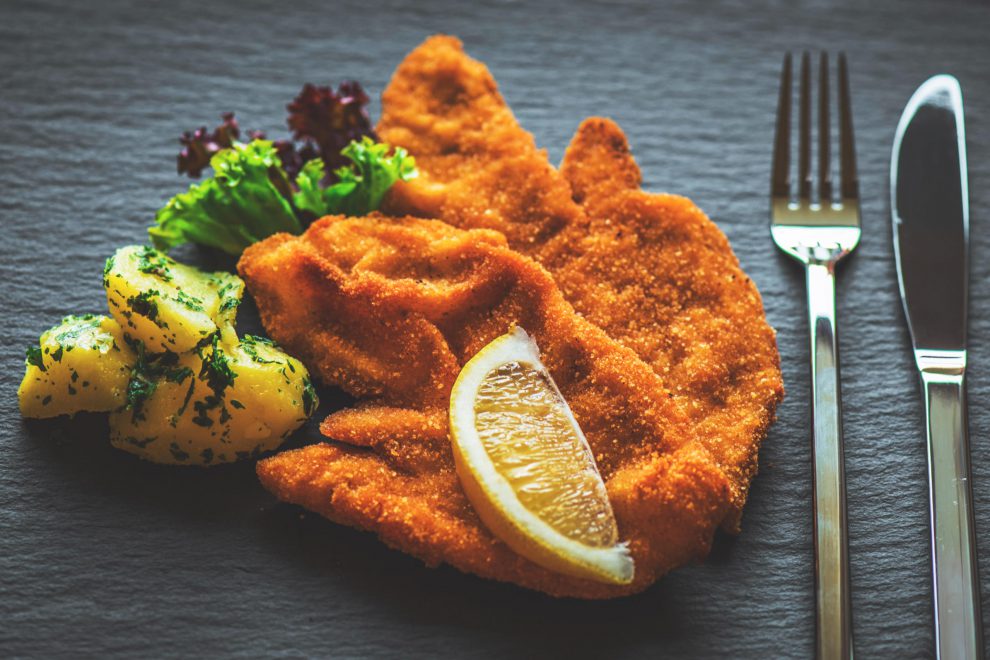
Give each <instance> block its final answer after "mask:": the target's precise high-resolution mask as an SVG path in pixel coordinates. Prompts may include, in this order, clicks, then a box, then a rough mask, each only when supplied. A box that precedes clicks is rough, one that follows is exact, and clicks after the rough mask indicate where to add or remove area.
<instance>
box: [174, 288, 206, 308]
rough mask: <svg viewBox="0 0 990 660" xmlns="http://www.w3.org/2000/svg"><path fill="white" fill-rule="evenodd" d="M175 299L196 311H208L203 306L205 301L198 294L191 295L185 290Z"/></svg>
mask: <svg viewBox="0 0 990 660" xmlns="http://www.w3.org/2000/svg"><path fill="white" fill-rule="evenodd" d="M175 299H176V301H177V302H179V304H181V305H184V306H185V307H186V308H187V309H190V310H192V311H194V312H205V311H206V310H205V309H204V308H203V301H202V300H201V299H199V298H197V297H196V296H190V295H189V294H188V293H186V292H185V291H179V293H178V294H177V295H176V297H175Z"/></svg>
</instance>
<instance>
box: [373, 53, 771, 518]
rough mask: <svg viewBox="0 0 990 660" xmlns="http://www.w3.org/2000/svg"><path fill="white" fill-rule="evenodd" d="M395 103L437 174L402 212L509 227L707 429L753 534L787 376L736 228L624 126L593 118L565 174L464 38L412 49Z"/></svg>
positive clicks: (513, 241) (578, 304) (388, 110)
mask: <svg viewBox="0 0 990 660" xmlns="http://www.w3.org/2000/svg"><path fill="white" fill-rule="evenodd" d="M382 100H383V103H382V119H381V122H380V123H379V125H378V134H379V135H380V136H381V137H382V139H384V140H385V141H387V142H390V143H392V144H395V145H398V146H402V147H405V148H406V149H408V150H409V152H410V153H411V154H412V155H414V156H415V157H416V160H417V164H418V167H419V170H420V172H421V176H420V178H418V179H416V180H413V181H411V182H409V183H403V184H400V185H397V186H396V187H395V189H394V190H393V192H392V193H391V194H390V198H389V200H388V205H389V209H390V211H392V212H395V213H400V214H411V215H420V216H428V217H437V218H441V219H443V220H444V221H446V222H448V223H450V224H452V225H455V226H457V227H464V228H477V227H485V228H490V229H496V230H498V231H500V232H502V233H503V234H504V235H505V236H506V237H507V238H508V243H509V245H510V246H511V247H512V248H513V249H516V250H519V251H520V252H523V253H524V254H527V255H530V256H532V257H534V258H535V259H537V260H538V261H539V262H540V263H542V264H543V265H544V266H545V267H546V268H547V269H548V270H549V271H550V272H551V273H552V274H553V276H554V278H555V279H556V281H557V283H558V285H559V286H560V288H561V290H562V291H563V293H564V296H565V298H567V300H568V301H569V302H570V303H571V304H572V305H573V306H574V307H575V309H576V310H577V311H578V312H579V313H581V314H583V315H584V316H585V317H586V318H588V319H589V320H591V321H592V322H593V323H595V324H596V325H598V326H599V327H600V328H602V329H603V330H605V332H606V334H608V335H609V336H610V337H612V338H614V339H616V340H618V341H619V342H621V343H623V344H624V345H626V346H628V347H630V348H632V349H633V350H635V351H636V353H637V354H638V355H639V356H640V357H641V358H642V359H643V360H644V361H645V362H647V363H648V364H649V365H651V366H652V367H653V369H654V371H655V372H656V373H657V374H658V375H659V376H660V378H661V380H662V382H663V383H664V385H665V386H666V387H667V388H669V389H670V391H671V392H672V393H673V394H674V397H675V399H674V400H675V402H676V404H677V405H678V406H679V408H680V409H681V410H682V412H683V414H685V415H687V416H689V417H690V418H691V419H692V420H693V421H694V422H695V424H696V430H697V432H698V433H699V437H701V438H702V441H703V442H704V443H705V444H706V446H707V447H708V449H709V450H710V451H711V452H712V454H713V455H714V456H715V457H716V459H717V461H718V463H719V465H720V466H721V467H722V468H723V469H724V470H725V471H726V473H727V474H728V475H729V477H730V480H731V484H732V496H731V499H732V508H731V510H730V511H729V513H728V515H727V518H726V520H725V521H724V527H725V528H726V529H728V530H730V531H735V530H736V529H738V523H739V518H740V516H741V512H742V507H743V505H744V504H745V501H746V495H747V492H748V488H749V484H750V482H751V480H752V478H753V476H754V475H755V473H756V465H757V450H758V448H759V444H760V440H761V439H762V438H763V436H764V435H765V434H766V430H767V428H768V426H769V424H770V423H771V422H772V421H773V419H774V411H775V409H776V406H777V404H778V403H779V401H780V400H781V398H782V396H783V384H782V380H781V375H780V366H779V362H780V359H779V356H778V353H777V346H776V341H775V336H774V332H773V330H772V329H771V328H770V326H769V325H768V324H767V323H766V320H765V318H764V315H763V306H762V301H761V299H760V295H759V293H758V291H757V290H756V287H755V285H754V284H753V283H752V281H751V280H750V279H749V278H748V277H746V275H745V273H743V272H742V270H741V269H740V267H739V262H738V260H737V259H736V257H735V255H734V254H733V253H732V249H731V248H730V246H729V243H728V241H727V240H726V238H725V236H724V235H723V234H722V232H721V231H720V230H719V229H718V228H717V227H716V226H715V224H714V223H712V222H711V221H710V220H709V219H708V218H707V217H706V216H705V214H704V213H702V211H701V210H700V209H698V208H697V207H696V206H695V205H694V204H693V203H691V201H690V200H688V199H686V198H683V197H678V196H675V195H654V194H649V193H645V192H642V191H640V189H639V184H640V178H641V177H640V172H639V168H638V167H637V165H636V163H635V161H634V160H633V158H632V156H631V154H630V152H629V148H628V145H627V143H626V138H625V136H624V135H623V134H622V131H621V130H620V129H619V127H618V126H617V125H616V124H615V123H614V122H611V121H609V120H606V119H589V120H586V121H585V122H584V123H583V124H582V125H581V127H580V129H579V131H578V134H577V135H576V136H575V138H574V140H573V142H572V144H571V145H570V147H569V148H568V150H567V154H566V156H565V158H564V163H563V166H562V169H561V171H560V172H558V171H557V170H555V169H554V168H553V167H552V166H551V165H550V163H549V161H548V159H547V155H546V153H545V152H544V151H542V150H539V149H537V147H536V144H535V142H534V140H533V137H532V135H530V134H529V133H527V132H526V131H525V130H523V129H522V127H520V126H519V124H518V122H517V121H516V119H515V117H514V116H513V114H512V111H511V110H510V109H509V107H508V106H507V105H506V103H505V101H504V99H503V98H502V96H501V95H500V94H499V92H498V89H497V86H496V84H495V80H494V78H493V77H492V75H491V73H490V72H489V71H488V69H487V68H486V67H485V66H484V64H482V63H480V62H478V61H476V60H473V59H471V58H470V57H468V56H467V55H466V54H465V53H464V51H463V49H462V46H461V43H460V41H458V40H457V39H455V38H453V37H446V36H435V37H431V38H430V39H428V40H427V41H426V42H425V43H424V44H422V45H421V46H419V47H418V48H417V49H415V50H414V51H413V52H412V53H410V54H409V56H408V57H406V59H405V60H404V61H403V62H402V64H401V65H400V66H399V68H398V69H397V70H396V73H395V75H394V76H393V78H392V81H391V83H390V84H389V86H388V88H387V89H386V90H385V92H384V94H383V96H382Z"/></svg>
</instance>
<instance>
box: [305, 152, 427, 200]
mask: <svg viewBox="0 0 990 660" xmlns="http://www.w3.org/2000/svg"><path fill="white" fill-rule="evenodd" d="M389 151H392V153H391V155H389ZM340 153H341V155H342V156H344V157H345V158H347V159H349V160H350V161H351V163H352V164H351V165H349V166H344V167H341V168H338V169H336V170H334V176H335V178H336V183H333V184H331V185H329V186H327V187H326V188H322V187H321V186H320V182H321V181H323V180H324V178H325V176H326V168H325V166H324V164H323V160H322V159H319V158H316V159H314V160H311V161H309V162H307V163H306V164H305V165H303V168H302V170H301V171H300V172H299V176H298V177H297V178H296V186H297V187H298V188H299V191H298V192H297V193H295V195H293V201H294V202H295V205H296V207H297V208H299V209H302V210H304V211H309V212H310V213H312V214H313V215H315V216H316V217H320V216H324V215H331V214H332V215H349V216H358V215H367V214H368V213H370V212H371V211H374V210H375V209H377V208H378V207H379V206H381V203H382V199H384V197H385V193H387V192H388V190H389V188H391V187H392V185H393V184H395V182H396V181H409V180H410V179H412V178H415V177H416V175H417V171H416V160H415V159H414V158H413V157H412V156H410V155H409V154H408V153H407V152H406V150H405V149H402V148H399V147H396V148H395V149H394V150H392V149H391V147H389V145H387V144H381V143H378V142H375V141H374V140H372V139H371V138H368V137H365V138H363V139H362V140H361V141H360V142H357V141H354V142H351V143H350V144H349V145H347V146H346V147H344V149H343V150H341V152H340Z"/></svg>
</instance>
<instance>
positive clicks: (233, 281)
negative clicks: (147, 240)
mask: <svg viewBox="0 0 990 660" xmlns="http://www.w3.org/2000/svg"><path fill="white" fill-rule="evenodd" d="M103 286H104V287H105V288H106V290H107V302H108V303H109V305H110V313H111V314H112V315H113V317H114V318H115V319H116V320H117V322H118V323H119V324H120V325H121V327H123V328H124V329H125V331H126V332H127V333H128V334H129V335H130V336H131V337H133V338H135V339H138V340H140V341H142V342H144V345H145V346H146V347H147V350H148V351H150V352H152V353H161V352H164V351H172V352H174V353H184V352H186V351H189V350H192V349H193V348H195V347H196V345H197V344H198V343H199V342H200V341H202V340H203V339H205V338H208V337H210V336H211V335H212V334H213V333H215V332H216V331H217V330H218V329H224V328H229V327H231V326H232V325H233V321H234V317H235V316H236V314H237V306H238V305H239V304H240V301H241V296H242V295H243V293H244V281H243V280H241V278H239V277H237V276H236V275H232V274H230V273H204V272H202V271H200V270H197V269H196V268H192V267H191V266H186V265H184V264H180V263H178V262H176V261H175V260H174V259H171V258H170V257H168V256H166V255H164V254H162V253H161V252H158V251H157V250H155V249H153V248H150V247H144V246H136V245H135V246H129V247H124V248H121V249H119V250H117V252H116V253H115V254H114V255H113V256H112V257H110V258H109V259H108V260H107V266H106V269H105V270H104V273H103Z"/></svg>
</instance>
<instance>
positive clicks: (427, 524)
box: [238, 215, 731, 598]
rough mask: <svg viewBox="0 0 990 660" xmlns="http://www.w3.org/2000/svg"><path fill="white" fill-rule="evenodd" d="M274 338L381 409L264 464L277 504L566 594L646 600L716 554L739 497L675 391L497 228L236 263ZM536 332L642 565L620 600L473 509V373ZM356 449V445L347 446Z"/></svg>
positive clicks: (327, 236) (391, 236) (322, 246)
mask: <svg viewBox="0 0 990 660" xmlns="http://www.w3.org/2000/svg"><path fill="white" fill-rule="evenodd" d="M238 269H239V271H240V273H241V275H242V276H243V277H244V279H245V280H246V282H247V284H248V287H249V289H250V291H251V293H252V294H253V295H254V297H255V299H256V300H257V302H258V307H259V310H260V312H261V316H262V320H263V322H264V324H265V327H266V328H267V329H268V331H269V332H270V334H271V335H272V336H273V337H274V338H275V339H276V340H278V341H279V342H280V343H282V344H283V345H284V346H285V347H286V348H287V349H288V350H290V351H292V352H293V354H294V355H298V356H299V357H300V358H302V359H303V360H304V361H305V362H306V363H307V364H308V365H309V367H310V369H311V370H312V371H313V372H314V373H315V374H316V375H317V376H318V377H320V378H321V380H323V381H324V382H326V383H329V384H334V385H338V386H340V387H342V388H343V389H345V390H347V391H348V392H350V393H352V394H354V395H355V396H358V397H362V398H364V399H365V401H364V402H363V403H361V404H360V405H359V407H357V408H354V409H350V410H344V411H340V412H337V413H334V414H332V415H331V416H330V417H328V418H327V419H326V421H325V422H324V423H323V426H322V430H323V432H324V433H325V434H326V435H327V436H328V437H330V438H333V439H335V440H337V441H339V442H335V443H332V444H320V445H311V446H308V447H304V448H302V449H298V450H294V451H290V452H284V453H282V454H279V455H277V456H274V457H272V458H269V459H266V460H264V461H261V462H260V463H259V464H258V474H259V476H260V478H261V480H262V483H263V484H264V485H265V487H266V488H268V489H269V490H271V491H272V492H273V493H275V494H276V495H277V496H278V497H279V498H280V499H283V500H285V501H288V502H293V503H296V504H300V505H302V506H304V507H306V508H308V509H311V510H313V511H316V512H318V513H320V514H322V515H324V516H326V517H328V518H330V519H331V520H335V521H338V522H341V523H344V524H349V525H353V526H356V527H359V528H362V529H367V530H371V531H374V532H376V533H377V534H378V535H379V536H380V537H381V538H382V539H383V540H384V541H385V542H386V543H388V544H389V545H391V546H393V547H395V548H398V549H399V550H402V551H405V552H409V553H411V554H413V555H415V556H417V557H420V558H421V559H423V560H424V561H425V562H427V563H428V564H431V565H435V564H438V563H440V562H447V563H449V564H451V565H453V566H455V567H457V568H459V569H461V570H464V571H469V572H473V573H477V574H478V575H481V576H484V577H488V578H493V579H498V580H506V581H511V582H515V583H518V584H521V585H523V586H526V587H530V588H533V589H539V590H541V591H545V592H547V593H550V594H554V595H558V596H576V597H583V598H604V597H613V596H619V595H623V594H627V593H631V592H634V591H638V590H641V589H643V588H645V587H646V586H648V585H649V584H651V583H652V582H653V581H654V580H655V579H656V578H657V577H659V576H660V575H662V574H663V573H665V572H667V571H668V570H670V569H671V568H674V567H676V566H678V565H681V564H683V563H685V562H686V561H689V560H691V559H693V558H699V557H703V556H704V555H705V554H707V552H708V549H709V546H710V543H711V540H712V536H713V534H714V532H715V529H716V528H717V526H718V525H719V523H720V522H721V521H722V520H723V519H724V518H725V516H726V514H727V512H728V511H729V510H730V497H729V495H730V488H731V484H730V481H729V479H728V478H727V477H726V475H725V474H724V472H723V471H722V470H721V469H720V468H719V467H718V465H717V463H716V461H715V460H714V458H713V456H712V454H711V452H710V451H709V450H708V449H707V448H706V447H705V445H704V443H702V442H699V441H698V440H697V439H696V435H695V433H694V429H693V423H692V420H690V419H689V418H688V417H687V416H686V415H684V414H683V411H682V410H681V409H680V407H678V406H677V405H676V404H675V403H674V400H673V399H672V398H671V397H670V394H671V393H670V392H669V391H668V389H667V387H666V386H665V385H664V383H663V382H662V379H661V378H660V377H659V376H658V375H657V374H656V373H655V372H654V371H653V369H651V368H650V367H649V366H648V365H647V364H645V363H644V362H643V361H641V360H640V359H639V358H638V357H637V356H636V354H635V353H634V352H633V351H632V350H630V349H628V348H626V347H624V346H622V345H621V344H619V343H618V342H616V341H614V340H612V339H610V338H609V337H608V336H607V335H606V334H605V333H604V332H602V331H601V330H600V329H599V328H597V327H596V326H594V325H592V324H591V323H589V322H588V321H587V320H585V319H584V318H582V317H581V316H580V315H578V314H577V313H575V311H574V309H573V308H572V307H571V305H570V304H569V303H567V302H566V301H565V300H564V298H563V296H562V295H561V293H560V291H559V289H558V288H557V286H556V284H555V283H554V281H553V279H552V278H551V276H550V275H549V274H548V273H547V272H546V271H545V270H544V269H543V268H542V267H540V266H539V265H538V264H536V263H535V262H534V261H533V260H531V259H529V258H526V257H524V256H522V255H520V254H519V253H517V252H515V251H512V250H510V249H509V248H508V247H506V245H505V239H504V238H503V237H502V236H501V235H499V234H497V233H495V232H491V231H487V230H471V231H465V230H457V229H453V228H452V227H450V226H449V225H446V224H444V223H442V222H439V221H433V220H421V219H415V218H398V219H396V218H385V217H382V216H377V215H373V216H369V217H364V218H339V217H336V218H335V217H330V218H324V219H322V220H320V221H318V222H316V223H315V224H314V225H312V226H311V227H310V228H309V229H308V230H307V231H306V233H305V234H304V235H303V236H301V237H295V236H288V235H279V236H275V237H272V238H269V239H268V240H266V241H263V242H261V243H258V244H256V245H253V246H251V247H250V248H248V250H246V251H245V252H244V255H243V257H242V258H241V261H240V263H239V265H238ZM513 324H518V325H520V326H522V327H523V328H524V329H526V331H527V332H529V333H530V335H531V336H532V337H533V338H534V340H535V341H536V343H537V344H538V345H539V347H540V349H541V357H542V359H543V362H544V363H545V364H546V366H547V368H548V370H549V371H550V373H551V375H552V376H553V378H554V380H555V381H556V383H557V385H558V386H559V388H560V390H561V392H562V394H563V395H564V397H565V398H566V399H567V401H568V403H569V404H570V406H571V408H572V410H573V412H574V415H575V417H576V419H577V420H578V422H579V424H580V425H581V427H582V429H583V430H584V432H585V434H586V436H587V438H588V441H589V443H590V445H591V448H592V451H593V453H594V455H595V458H596V460H597V463H598V467H599V469H600V471H601V473H602V477H603V479H604V480H605V484H606V488H607V489H608V493H609V498H610V500H611V502H612V507H613V509H614V511H615V515H616V520H617V523H618V527H619V533H620V537H621V538H622V539H623V540H628V541H629V544H630V550H631V553H632V556H633V558H634V561H635V564H636V576H635V581H634V582H633V584H632V585H629V586H625V587H617V586H612V585H605V584H601V583H597V582H592V581H589V580H584V579H580V578H574V577H569V576H564V575H560V574H557V573H553V572H551V571H548V570H546V569H544V568H541V567H539V566H537V565H535V564H532V563H531V562H529V561H528V560H526V559H524V558H522V557H520V556H519V555H517V554H516V553H514V552H513V551H512V550H510V549H509V548H508V547H507V546H506V545H504V544H503V543H501V542H499V541H498V540H496V539H495V538H494V537H493V536H492V535H491V533H490V532H489V531H488V530H487V529H486V528H485V527H484V525H483V524H482V523H481V521H480V520H479V518H478V517H477V514H476V513H475V512H474V509H473V508H472V507H471V505H470V503H469V502H468V500H467V498H466V496H465V495H464V492H463V490H462V488H461V486H460V482H459V480H458V478H457V474H456V472H455V470H454V464H453V456H452V451H451V446H450V440H449V437H448V421H447V419H448V418H447V406H448V397H449V394H450V389H451V387H452V385H453V382H454V380H455V379H456V377H457V374H458V373H459V371H460V368H461V366H462V365H463V364H464V363H465V362H466V361H467V360H468V359H470V358H471V357H472V356H473V355H474V354H475V353H477V352H478V351H479V350H480V349H481V348H482V347H484V346H485V345H486V344H487V343H489V342H490V341H491V340H493V339H494V338H496V337H497V336H499V335H501V334H503V333H505V332H506V331H507V330H509V328H510V327H511V326H512V325H513ZM345 443H346V444H345Z"/></svg>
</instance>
